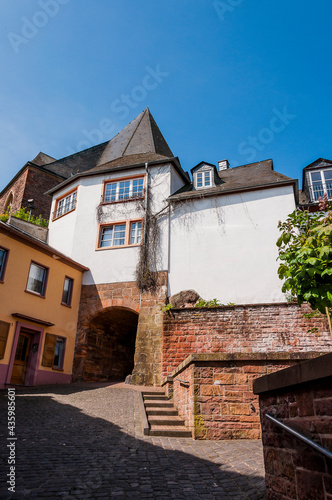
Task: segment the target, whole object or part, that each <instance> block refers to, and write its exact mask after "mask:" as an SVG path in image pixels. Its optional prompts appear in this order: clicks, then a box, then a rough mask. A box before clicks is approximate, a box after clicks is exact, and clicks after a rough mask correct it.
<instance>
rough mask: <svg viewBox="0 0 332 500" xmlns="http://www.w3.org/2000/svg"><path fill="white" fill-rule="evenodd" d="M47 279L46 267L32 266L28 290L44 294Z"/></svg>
mask: <svg viewBox="0 0 332 500" xmlns="http://www.w3.org/2000/svg"><path fill="white" fill-rule="evenodd" d="M45 277H46V269H45V268H44V267H40V266H37V265H36V264H31V267H30V272H29V278H28V285H27V289H28V290H29V291H30V292H36V293H39V294H42V293H43V289H44V284H45Z"/></svg>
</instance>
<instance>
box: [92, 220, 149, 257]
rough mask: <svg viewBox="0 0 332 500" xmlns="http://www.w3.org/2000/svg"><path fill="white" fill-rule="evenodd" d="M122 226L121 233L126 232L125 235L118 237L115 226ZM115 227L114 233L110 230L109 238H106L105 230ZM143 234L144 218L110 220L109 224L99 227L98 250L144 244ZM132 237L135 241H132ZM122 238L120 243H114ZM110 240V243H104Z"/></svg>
mask: <svg viewBox="0 0 332 500" xmlns="http://www.w3.org/2000/svg"><path fill="white" fill-rule="evenodd" d="M120 226H121V227H122V229H121V230H120V231H121V233H124V236H121V238H119V237H116V232H115V231H114V227H115V228H116V227H118V228H119V227H120ZM110 228H113V231H112V233H111V234H110V232H108V236H109V237H108V239H106V238H104V236H105V232H106V231H105V230H107V229H110ZM142 234H143V219H132V220H126V221H121V222H110V223H109V224H100V227H99V236H98V242H97V248H96V249H97V250H105V249H110V248H126V247H134V246H139V245H141V244H142ZM132 239H134V241H133V242H132ZM118 240H122V242H121V243H120V244H118V243H117V244H114V242H115V241H118ZM105 242H109V244H108V245H105V244H104V245H103V243H105Z"/></svg>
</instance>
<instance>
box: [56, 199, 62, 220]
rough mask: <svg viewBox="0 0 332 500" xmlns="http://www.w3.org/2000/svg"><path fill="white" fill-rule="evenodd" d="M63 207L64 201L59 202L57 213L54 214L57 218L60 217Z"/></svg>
mask: <svg viewBox="0 0 332 500" xmlns="http://www.w3.org/2000/svg"><path fill="white" fill-rule="evenodd" d="M63 207H64V200H60V201H59V203H58V209H57V213H56V216H57V217H60V215H62V213H63Z"/></svg>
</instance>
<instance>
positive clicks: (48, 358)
mask: <svg viewBox="0 0 332 500" xmlns="http://www.w3.org/2000/svg"><path fill="white" fill-rule="evenodd" d="M57 338H58V337H57V336H56V335H52V334H51V333H47V334H46V338H45V345H44V353H43V360H42V365H43V366H47V367H48V368H52V367H53V361H54V355H55V347H56V341H57Z"/></svg>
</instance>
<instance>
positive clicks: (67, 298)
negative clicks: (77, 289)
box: [62, 278, 73, 305]
mask: <svg viewBox="0 0 332 500" xmlns="http://www.w3.org/2000/svg"><path fill="white" fill-rule="evenodd" d="M72 283H73V280H72V279H71V278H65V282H64V285H63V292H62V302H63V303H64V304H67V305H70V302H71V290H72Z"/></svg>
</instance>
